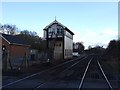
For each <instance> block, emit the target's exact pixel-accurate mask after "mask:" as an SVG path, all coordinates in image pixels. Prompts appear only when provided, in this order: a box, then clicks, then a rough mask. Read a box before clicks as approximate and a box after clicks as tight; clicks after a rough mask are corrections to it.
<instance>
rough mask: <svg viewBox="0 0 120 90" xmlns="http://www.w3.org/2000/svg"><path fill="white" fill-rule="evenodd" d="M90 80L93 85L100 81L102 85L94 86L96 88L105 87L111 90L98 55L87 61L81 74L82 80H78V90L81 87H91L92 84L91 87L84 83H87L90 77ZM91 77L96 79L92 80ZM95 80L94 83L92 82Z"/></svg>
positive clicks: (80, 89)
mask: <svg viewBox="0 0 120 90" xmlns="http://www.w3.org/2000/svg"><path fill="white" fill-rule="evenodd" d="M91 78H92V80H91V81H93V84H94V85H97V84H95V83H97V82H100V81H101V82H102V85H100V86H101V87H100V86H97V87H96V86H95V87H96V88H98V87H99V88H103V89H107V90H113V87H112V85H111V83H110V81H109V79H108V78H107V76H106V74H105V72H104V70H103V68H102V66H101V64H100V62H99V59H98V57H96V58H94V59H91V60H90V61H89V62H88V65H87V67H86V69H85V72H84V74H83V77H82V80H81V82H80V85H79V90H82V89H83V88H86V87H87V88H93V86H92V87H91V86H90V85H89V86H88V85H87V84H86V83H88V81H89V79H91ZM93 79H97V81H94V80H93ZM94 82H95V83H94Z"/></svg>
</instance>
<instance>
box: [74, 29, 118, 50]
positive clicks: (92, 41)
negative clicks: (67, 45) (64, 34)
mask: <svg viewBox="0 0 120 90" xmlns="http://www.w3.org/2000/svg"><path fill="white" fill-rule="evenodd" d="M74 33H75V35H74V39H73V40H74V42H77V41H82V42H84V45H85V48H86V49H87V48H88V46H89V45H91V46H96V45H100V46H104V47H107V45H108V43H109V41H110V40H112V39H117V34H118V32H117V30H114V29H112V28H105V29H103V30H101V31H100V30H99V31H97V30H96V31H95V30H92V29H90V28H87V29H85V30H81V31H74Z"/></svg>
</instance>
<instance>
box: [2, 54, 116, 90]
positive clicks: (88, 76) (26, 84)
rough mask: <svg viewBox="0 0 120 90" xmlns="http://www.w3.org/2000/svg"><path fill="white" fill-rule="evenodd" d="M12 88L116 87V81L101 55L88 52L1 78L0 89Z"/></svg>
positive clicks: (92, 89)
mask: <svg viewBox="0 0 120 90" xmlns="http://www.w3.org/2000/svg"><path fill="white" fill-rule="evenodd" d="M13 89H14V90H16V89H28V90H41V89H43V90H44V89H48V90H49V89H61V90H63V89H64V90H66V89H68V90H70V89H73V90H74V89H75V90H85V89H90V90H97V89H100V90H117V89H118V81H117V78H115V77H114V75H111V74H110V73H109V72H108V71H107V69H106V68H105V66H104V65H102V64H101V57H100V56H99V55H95V54H91V55H84V56H82V57H77V58H75V59H72V60H69V61H66V62H63V63H61V64H58V65H56V66H53V67H51V68H48V69H46V70H43V71H40V72H37V73H34V74H31V75H28V76H25V77H22V78H19V77H17V78H16V77H12V78H9V77H8V78H7V79H3V84H2V90H13Z"/></svg>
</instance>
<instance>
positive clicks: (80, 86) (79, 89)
mask: <svg viewBox="0 0 120 90" xmlns="http://www.w3.org/2000/svg"><path fill="white" fill-rule="evenodd" d="M92 59H93V57H92V58H91V59H90V61H89V62H88V64H87V67H86V69H85V72H84V74H83V77H82V80H81V82H80V84H79V87H78V90H81V88H82V85H83V82H84V79H85V76H86V73H87V71H88V68H89V66H90V63H91V61H92Z"/></svg>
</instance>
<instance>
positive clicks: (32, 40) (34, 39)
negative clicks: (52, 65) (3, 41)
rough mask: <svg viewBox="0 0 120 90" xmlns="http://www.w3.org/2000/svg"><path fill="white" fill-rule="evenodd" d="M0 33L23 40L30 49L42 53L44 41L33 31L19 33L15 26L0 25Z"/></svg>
mask: <svg viewBox="0 0 120 90" xmlns="http://www.w3.org/2000/svg"><path fill="white" fill-rule="evenodd" d="M0 32H1V33H3V34H9V35H15V36H17V37H19V38H22V40H25V41H26V42H27V43H28V44H29V45H30V46H31V49H37V50H38V51H43V50H44V49H45V45H46V44H45V43H46V41H45V40H43V39H42V38H41V37H39V36H38V34H37V32H35V31H29V30H21V31H19V30H18V28H17V27H16V25H12V24H4V25H0Z"/></svg>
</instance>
